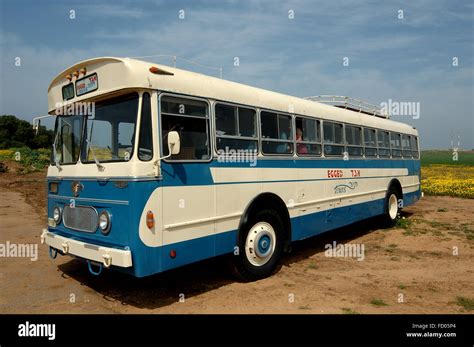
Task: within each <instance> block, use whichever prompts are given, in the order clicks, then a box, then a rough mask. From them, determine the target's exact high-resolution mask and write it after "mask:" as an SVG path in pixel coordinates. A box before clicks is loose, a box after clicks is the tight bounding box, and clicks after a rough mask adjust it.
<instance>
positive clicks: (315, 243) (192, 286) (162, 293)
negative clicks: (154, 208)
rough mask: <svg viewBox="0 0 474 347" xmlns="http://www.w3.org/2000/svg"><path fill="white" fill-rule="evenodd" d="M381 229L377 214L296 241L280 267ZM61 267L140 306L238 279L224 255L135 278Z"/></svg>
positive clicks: (80, 265)
mask: <svg viewBox="0 0 474 347" xmlns="http://www.w3.org/2000/svg"><path fill="white" fill-rule="evenodd" d="M410 215H411V214H410V213H408V212H402V216H404V217H406V218H407V217H409V216H410ZM381 228H382V226H381V222H380V218H377V217H375V218H371V219H367V220H364V221H361V222H357V223H354V224H351V225H348V226H345V227H342V228H338V229H334V230H332V231H328V232H326V233H323V234H321V235H316V236H313V237H310V238H308V239H305V240H302V241H297V242H294V243H293V245H292V247H293V251H292V252H291V253H289V254H286V255H285V256H284V257H283V259H282V260H281V262H280V267H279V269H280V268H281V267H282V266H291V265H292V264H295V263H298V262H299V261H302V260H304V259H307V258H309V257H311V256H312V255H314V254H317V253H320V252H324V251H325V248H324V246H325V245H326V244H328V243H330V244H332V242H334V241H335V242H336V243H338V244H339V243H346V242H349V241H351V240H354V239H357V238H359V237H361V236H363V235H365V234H369V233H371V232H373V231H375V230H379V229H381ZM58 268H59V270H60V271H62V276H63V277H65V278H66V277H72V278H73V279H75V280H76V281H78V282H79V283H81V285H83V286H87V287H89V288H91V289H93V290H94V291H96V292H97V293H100V294H101V295H102V297H103V299H104V300H106V301H110V302H117V301H118V302H120V303H121V304H122V305H124V306H132V307H136V308H140V309H157V308H160V307H164V306H168V305H170V304H172V303H175V302H178V301H179V299H180V295H182V294H184V295H185V298H186V299H189V298H190V297H193V296H197V295H200V294H203V293H206V292H209V291H212V290H215V289H218V288H220V287H223V286H226V285H229V284H231V283H234V282H236V281H237V280H236V279H235V278H234V277H233V276H232V275H231V274H230V271H229V269H228V267H227V266H226V259H224V258H223V257H217V258H213V259H208V260H204V261H200V262H197V263H194V264H190V265H186V266H183V267H181V268H177V269H174V270H171V271H167V272H164V273H161V274H157V275H153V276H149V277H145V278H135V277H132V276H130V275H126V274H123V273H120V272H116V271H103V273H102V274H101V275H100V276H93V275H91V274H90V273H89V271H88V269H87V265H86V264H85V263H84V262H82V261H79V260H77V259H72V260H71V261H69V262H67V263H64V264H61V265H59V266H58ZM279 269H277V272H278V271H279Z"/></svg>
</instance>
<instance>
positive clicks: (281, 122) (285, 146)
mask: <svg viewBox="0 0 474 347" xmlns="http://www.w3.org/2000/svg"><path fill="white" fill-rule="evenodd" d="M260 120H261V131H262V152H263V153H265V154H293V141H292V140H293V127H292V123H293V122H292V119H291V117H290V116H287V115H283V114H277V113H273V112H267V111H262V112H261V113H260Z"/></svg>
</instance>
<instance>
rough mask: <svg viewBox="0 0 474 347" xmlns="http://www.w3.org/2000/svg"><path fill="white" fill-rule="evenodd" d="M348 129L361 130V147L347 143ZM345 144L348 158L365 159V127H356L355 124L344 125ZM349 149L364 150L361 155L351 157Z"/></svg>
mask: <svg viewBox="0 0 474 347" xmlns="http://www.w3.org/2000/svg"><path fill="white" fill-rule="evenodd" d="M347 127H352V128H359V129H360V145H351V144H349V143H348V142H347V131H346V128H347ZM344 143H345V146H346V150H345V152H346V153H347V156H348V157H349V158H351V156H352V157H353V158H364V157H365V146H364V127H363V126H362V125H355V124H350V123H347V124H344ZM349 147H355V148H361V149H362V153H361V155H351V154H350V153H349V150H348V149H349Z"/></svg>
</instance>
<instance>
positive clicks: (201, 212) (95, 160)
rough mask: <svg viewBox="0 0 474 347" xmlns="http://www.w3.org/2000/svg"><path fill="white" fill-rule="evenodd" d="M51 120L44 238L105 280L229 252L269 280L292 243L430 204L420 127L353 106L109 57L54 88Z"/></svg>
mask: <svg viewBox="0 0 474 347" xmlns="http://www.w3.org/2000/svg"><path fill="white" fill-rule="evenodd" d="M48 114H49V115H51V116H55V137H54V144H53V146H52V148H53V150H52V159H51V165H50V166H49V168H48V173H47V190H48V192H47V196H48V226H47V228H45V229H43V231H42V234H41V242H42V243H43V244H46V245H47V246H49V254H50V256H51V257H52V258H56V256H57V255H58V254H60V255H70V256H74V257H76V258H79V259H82V260H84V261H85V263H87V266H88V268H89V271H90V272H91V273H92V274H95V275H98V274H100V273H101V272H102V271H103V269H104V268H105V269H113V270H117V271H121V272H124V273H127V274H130V275H133V276H136V277H144V276H149V275H152V274H156V273H160V272H163V271H167V270H170V269H174V268H177V267H180V266H183V265H186V264H190V263H194V262H198V261H201V260H203V259H207V258H211V257H217V256H221V255H228V256H227V257H222V259H225V258H227V259H226V261H227V260H228V261H230V263H231V264H232V269H233V270H234V272H235V273H236V274H237V275H238V276H239V277H240V278H241V279H243V280H246V281H253V280H258V279H261V278H265V277H268V276H270V275H271V274H272V273H273V272H275V270H276V268H277V265H278V263H279V261H280V259H281V257H282V255H283V254H284V253H285V252H288V251H290V249H291V244H292V242H294V241H297V240H303V239H305V238H308V237H311V236H314V235H317V234H320V233H323V232H326V231H329V230H332V229H336V228H339V227H342V226H345V225H349V224H351V223H354V222H357V221H360V220H363V219H367V218H371V217H374V216H381V218H380V220H382V219H383V221H384V223H388V224H390V223H394V222H395V221H396V219H397V216H398V215H399V212H400V209H401V208H403V207H404V206H408V205H410V204H413V203H415V202H416V201H418V200H419V199H420V197H421V187H420V161H419V144H418V132H417V130H416V129H415V128H414V127H412V126H409V125H407V124H403V123H400V122H395V121H393V120H390V119H389V117H388V116H387V115H386V114H385V113H384V112H381V111H380V109H378V108H376V107H372V106H370V104H367V103H364V102H359V101H357V100H355V99H350V98H345V97H336V96H334V97H319V98H314V97H313V98H307V99H305V98H298V97H293V96H289V95H284V94H279V93H276V92H272V91H268V90H264V89H259V88H255V87H251V86H247V85H243V84H239V83H234V82H231V81H226V80H224V79H220V78H213V77H210V76H206V75H202V74H198V73H194V72H190V71H185V70H181V69H177V68H174V67H169V66H165V65H159V64H155V63H150V62H145V61H141V60H136V59H131V58H115V57H100V58H95V59H90V60H85V61H82V62H79V63H78V64H75V65H74V66H71V67H70V68H68V69H66V70H64V71H63V72H61V73H60V74H58V75H57V76H56V77H55V78H54V79H53V81H52V82H51V84H50V86H49V89H48ZM376 219H377V218H376Z"/></svg>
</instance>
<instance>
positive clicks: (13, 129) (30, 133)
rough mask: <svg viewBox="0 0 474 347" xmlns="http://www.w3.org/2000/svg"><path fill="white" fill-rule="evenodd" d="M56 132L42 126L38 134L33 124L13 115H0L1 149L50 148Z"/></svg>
mask: <svg viewBox="0 0 474 347" xmlns="http://www.w3.org/2000/svg"><path fill="white" fill-rule="evenodd" d="M53 138H54V132H53V131H52V130H48V129H46V127H44V126H40V128H39V131H38V135H36V134H35V130H34V129H33V126H32V125H31V124H30V123H29V122H27V121H25V120H22V119H18V118H16V117H15V116H13V115H3V116H0V149H5V148H11V147H23V146H27V147H30V148H32V149H37V148H50V147H51V144H52V143H53Z"/></svg>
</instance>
